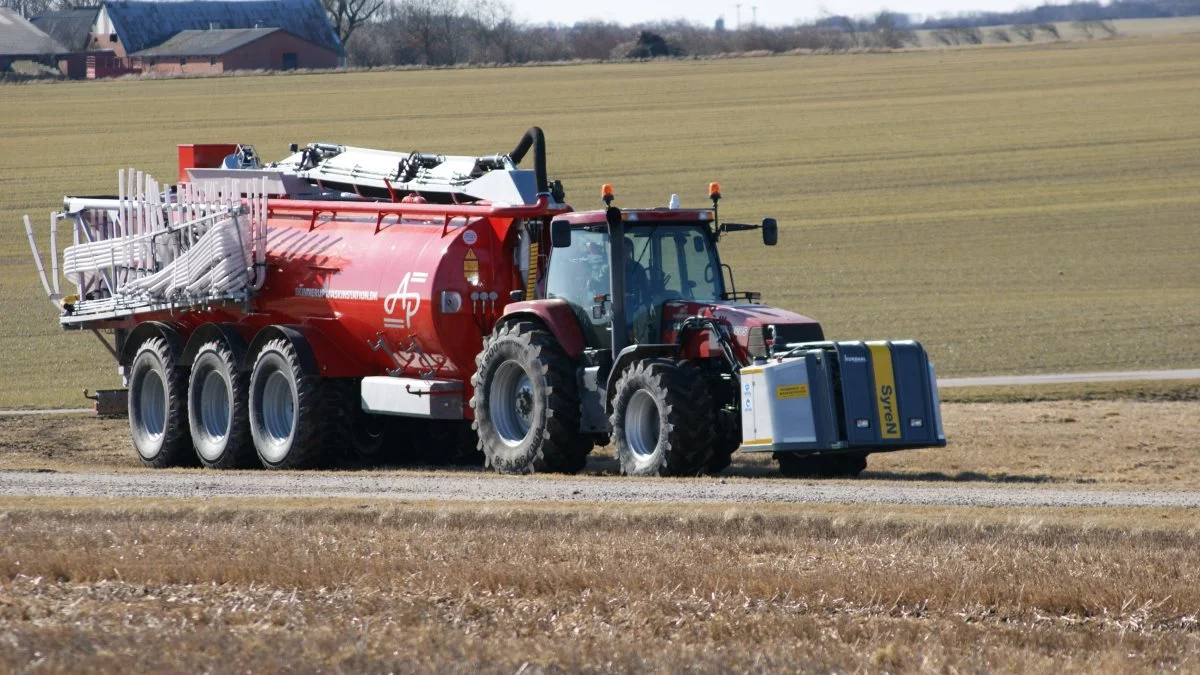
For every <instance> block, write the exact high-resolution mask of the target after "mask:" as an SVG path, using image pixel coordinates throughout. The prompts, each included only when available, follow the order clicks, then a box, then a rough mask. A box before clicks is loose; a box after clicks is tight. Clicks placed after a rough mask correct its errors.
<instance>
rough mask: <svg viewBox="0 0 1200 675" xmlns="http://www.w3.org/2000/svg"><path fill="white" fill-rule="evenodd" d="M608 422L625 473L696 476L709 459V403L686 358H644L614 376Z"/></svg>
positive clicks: (700, 379)
mask: <svg viewBox="0 0 1200 675" xmlns="http://www.w3.org/2000/svg"><path fill="white" fill-rule="evenodd" d="M611 423H612V429H613V433H612V437H613V444H614V445H615V446H616V448H617V461H619V462H620V463H621V472H622V473H624V474H626V475H628V476H695V475H697V474H699V473H701V472H702V471H704V470H705V469H706V468H707V467H708V463H709V461H710V459H711V458H712V452H713V436H714V429H713V420H712V403H711V400H710V397H709V393H708V387H707V385H705V383H704V378H703V376H702V375H701V373H700V370H699V369H698V368H696V367H695V366H694V365H692V364H690V363H687V362H680V361H671V360H668V359H645V360H642V361H638V362H637V363H634V364H633V365H632V366H630V367H629V368H628V369H627V370H626V371H625V373H624V374H622V375H621V379H620V380H618V381H617V388H616V396H615V398H614V399H613V413H612V417H611Z"/></svg>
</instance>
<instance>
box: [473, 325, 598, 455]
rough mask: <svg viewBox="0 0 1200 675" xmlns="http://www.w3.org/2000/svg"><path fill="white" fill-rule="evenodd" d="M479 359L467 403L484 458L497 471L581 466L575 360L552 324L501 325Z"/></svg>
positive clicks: (585, 440)
mask: <svg viewBox="0 0 1200 675" xmlns="http://www.w3.org/2000/svg"><path fill="white" fill-rule="evenodd" d="M476 365H477V366H478V368H477V369H476V373H475V375H474V377H472V379H471V384H473V385H474V387H475V395H474V396H473V397H472V398H471V407H472V408H474V409H475V424H474V428H475V431H476V432H477V433H478V434H479V449H480V450H482V451H483V454H484V457H485V458H486V463H487V465H488V466H491V467H492V468H493V469H495V470H496V471H498V472H500V473H530V472H535V471H557V472H562V473H575V472H577V471H579V470H580V469H582V468H583V466H584V465H585V464H586V463H587V455H588V452H590V451H591V448H592V439H591V438H590V437H588V436H584V435H583V434H581V433H580V431H579V427H580V416H581V412H580V404H579V390H578V385H577V384H576V372H575V366H574V365H573V364H572V363H571V359H570V358H569V357H568V356H567V354H566V352H564V351H563V349H562V347H561V346H559V344H558V343H557V342H556V341H555V339H554V336H553V335H551V334H550V332H549V331H547V330H545V329H544V328H542V327H540V326H538V325H537V324H534V323H530V322H524V321H522V322H516V323H510V324H505V325H502V326H500V327H499V328H497V329H496V331H495V332H494V333H493V334H492V335H491V336H489V337H488V339H487V341H486V342H485V343H484V346H483V351H482V352H481V353H480V354H479V356H478V357H477V358H476Z"/></svg>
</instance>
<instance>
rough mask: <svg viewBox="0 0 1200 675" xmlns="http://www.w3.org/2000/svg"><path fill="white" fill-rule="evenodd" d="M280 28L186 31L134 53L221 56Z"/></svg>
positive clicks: (139, 54)
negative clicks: (155, 45) (157, 44)
mask: <svg viewBox="0 0 1200 675" xmlns="http://www.w3.org/2000/svg"><path fill="white" fill-rule="evenodd" d="M279 30H280V29H279V28H232V29H229V30H184V31H179V32H178V33H176V34H175V37H173V38H171V39H170V40H167V41H166V42H164V43H162V44H161V45H159V46H157V47H151V48H150V49H143V50H142V51H140V52H134V56H142V57H149V56H220V55H222V54H228V53H229V52H231V51H233V50H235V49H237V48H238V47H244V46H246V45H248V44H250V43H251V42H254V41H255V40H257V39H259V38H264V37H266V36H268V35H270V34H271V33H275V32H277V31H279Z"/></svg>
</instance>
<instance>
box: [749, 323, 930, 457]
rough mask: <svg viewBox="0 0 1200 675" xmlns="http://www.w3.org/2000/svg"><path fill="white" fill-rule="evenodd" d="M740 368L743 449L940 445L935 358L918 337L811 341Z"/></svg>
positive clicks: (874, 448) (816, 450) (817, 450)
mask: <svg viewBox="0 0 1200 675" xmlns="http://www.w3.org/2000/svg"><path fill="white" fill-rule="evenodd" d="M740 375H741V378H740V379H741V381H740V386H741V401H740V407H741V411H742V441H743V442H742V451H743V452H756V451H757V452H768V451H770V452H801V453H825V452H842V451H864V450H865V451H869V452H886V451H889V450H904V449H910V448H922V447H938V446H944V445H945V444H946V436H945V433H944V432H943V430H942V417H941V410H940V402H939V400H938V394H937V380H936V379H935V377H934V374H933V365H932V364H930V363H929V359H928V357H927V356H926V354H925V350H924V349H923V348H922V347H921V345H920V344H918V343H917V342H914V341H911V340H905V341H896V342H870V343H864V342H821V343H812V344H807V345H802V346H800V347H796V348H793V349H792V351H790V352H789V353H788V354H787V355H786V356H784V357H783V358H776V359H771V360H770V361H768V362H766V363H762V364H756V365H752V366H748V367H746V368H743V369H742V370H741V373H740Z"/></svg>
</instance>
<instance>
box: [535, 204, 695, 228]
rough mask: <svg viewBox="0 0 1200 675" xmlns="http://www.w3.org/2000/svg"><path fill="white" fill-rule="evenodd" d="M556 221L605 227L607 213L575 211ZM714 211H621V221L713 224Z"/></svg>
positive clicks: (602, 211) (657, 209) (563, 215)
mask: <svg viewBox="0 0 1200 675" xmlns="http://www.w3.org/2000/svg"><path fill="white" fill-rule="evenodd" d="M554 219H555V220H565V221H567V222H569V223H571V224H572V225H578V226H583V225H603V224H604V223H605V222H606V219H605V211H604V210H602V209H601V210H596V211H573V212H571V213H564V214H562V215H559V216H555V217H554ZM712 219H713V211H712V209H668V208H656V209H621V220H623V221H625V222H626V223H638V222H651V223H663V222H680V223H695V222H697V221H700V222H712Z"/></svg>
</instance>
